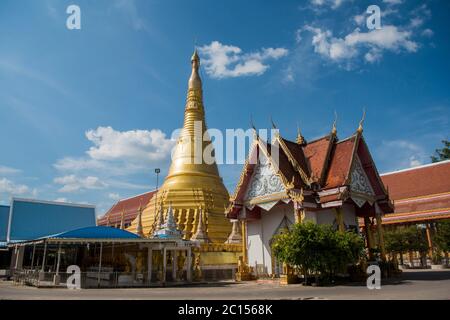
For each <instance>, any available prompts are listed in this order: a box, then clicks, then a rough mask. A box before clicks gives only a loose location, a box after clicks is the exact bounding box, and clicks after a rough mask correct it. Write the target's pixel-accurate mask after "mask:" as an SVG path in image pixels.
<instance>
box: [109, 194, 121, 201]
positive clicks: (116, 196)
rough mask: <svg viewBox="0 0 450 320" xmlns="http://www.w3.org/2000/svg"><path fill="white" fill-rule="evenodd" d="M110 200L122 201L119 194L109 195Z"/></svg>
mask: <svg viewBox="0 0 450 320" xmlns="http://www.w3.org/2000/svg"><path fill="white" fill-rule="evenodd" d="M108 198H110V199H112V200H115V201H117V200H120V195H119V194H118V193H110V194H108Z"/></svg>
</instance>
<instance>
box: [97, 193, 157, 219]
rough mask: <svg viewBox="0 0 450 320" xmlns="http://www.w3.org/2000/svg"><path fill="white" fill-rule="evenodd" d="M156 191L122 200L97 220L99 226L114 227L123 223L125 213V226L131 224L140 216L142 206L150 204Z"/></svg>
mask: <svg viewBox="0 0 450 320" xmlns="http://www.w3.org/2000/svg"><path fill="white" fill-rule="evenodd" d="M155 192H156V191H155V190H154V191H149V192H146V193H143V194H139V195H137V196H134V197H131V198H127V199H122V200H119V201H117V202H116V203H115V204H114V205H113V206H112V207H111V209H109V210H108V212H106V213H105V215H104V216H103V217H101V218H99V219H98V220H97V224H98V225H99V226H106V225H107V224H108V220H109V224H110V225H112V226H114V225H117V224H120V223H121V220H122V212H124V224H130V223H131V222H132V221H133V220H134V219H135V218H136V217H137V215H138V210H139V207H140V205H142V207H144V206H145V205H147V204H148V202H149V201H150V199H151V198H152V197H153V195H154V194H155Z"/></svg>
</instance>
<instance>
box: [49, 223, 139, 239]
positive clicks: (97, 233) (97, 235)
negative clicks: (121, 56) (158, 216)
mask: <svg viewBox="0 0 450 320" xmlns="http://www.w3.org/2000/svg"><path fill="white" fill-rule="evenodd" d="M138 238H140V237H139V236H138V235H137V234H134V233H131V232H129V231H126V230H122V229H117V228H112V227H103V226H98V227H86V228H79V229H75V230H71V231H67V232H61V233H57V234H53V235H49V236H45V237H42V238H40V239H138Z"/></svg>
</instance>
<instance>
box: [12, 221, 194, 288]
mask: <svg viewBox="0 0 450 320" xmlns="http://www.w3.org/2000/svg"><path fill="white" fill-rule="evenodd" d="M196 245H197V244H196V243H195V242H192V241H187V240H183V239H180V238H179V239H158V238H141V237H140V236H138V235H137V234H134V233H131V232H129V231H126V230H122V229H117V228H113V227H105V226H95V227H83V228H77V229H74V230H70V231H64V232H60V233H55V234H51V235H47V236H44V237H39V238H36V239H33V240H26V241H20V242H15V243H14V244H10V245H9V246H10V247H12V248H14V250H13V251H14V253H13V264H14V270H12V271H13V272H14V273H13V274H16V275H17V276H16V278H20V277H23V274H24V273H25V274H26V277H28V278H30V277H34V278H33V279H32V281H31V280H30V282H32V283H31V284H33V285H34V284H35V285H37V286H39V284H40V285H42V284H43V283H45V284H46V285H52V284H53V285H59V284H60V283H61V279H62V278H64V277H66V276H67V274H66V272H65V270H66V269H67V267H69V266H71V265H76V266H78V267H79V268H80V272H81V273H82V275H83V279H84V280H83V284H84V287H117V286H148V285H164V284H165V282H166V273H167V275H168V277H167V280H168V281H169V282H170V281H179V279H181V278H183V279H184V280H185V281H187V282H189V281H191V261H192V260H191V248H192V247H193V246H196ZM24 257H25V259H24ZM180 259H181V260H180ZM183 259H184V260H183ZM154 260H155V261H154ZM168 260H169V261H171V263H170V265H169V266H167V261H168ZM181 262H183V263H182V265H181V264H180V263H181ZM154 264H156V265H157V268H154V267H152V266H153V265H154ZM27 270H31V272H28V273H27ZM169 270H170V271H169ZM33 272H34V273H33ZM158 272H159V273H158ZM180 272H181V273H180ZM30 275H31V276H30ZM61 277H62V278H61ZM62 280H63V281H62V282H64V279H62Z"/></svg>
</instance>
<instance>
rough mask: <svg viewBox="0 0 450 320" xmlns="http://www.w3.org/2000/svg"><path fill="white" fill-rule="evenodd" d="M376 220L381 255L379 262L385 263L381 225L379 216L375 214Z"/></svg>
mask: <svg viewBox="0 0 450 320" xmlns="http://www.w3.org/2000/svg"><path fill="white" fill-rule="evenodd" d="M375 217H376V220H377V233H378V245H379V249H380V253H381V260H383V261H386V248H385V246H384V232H383V224H382V221H381V214H380V213H376V214H375Z"/></svg>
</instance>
